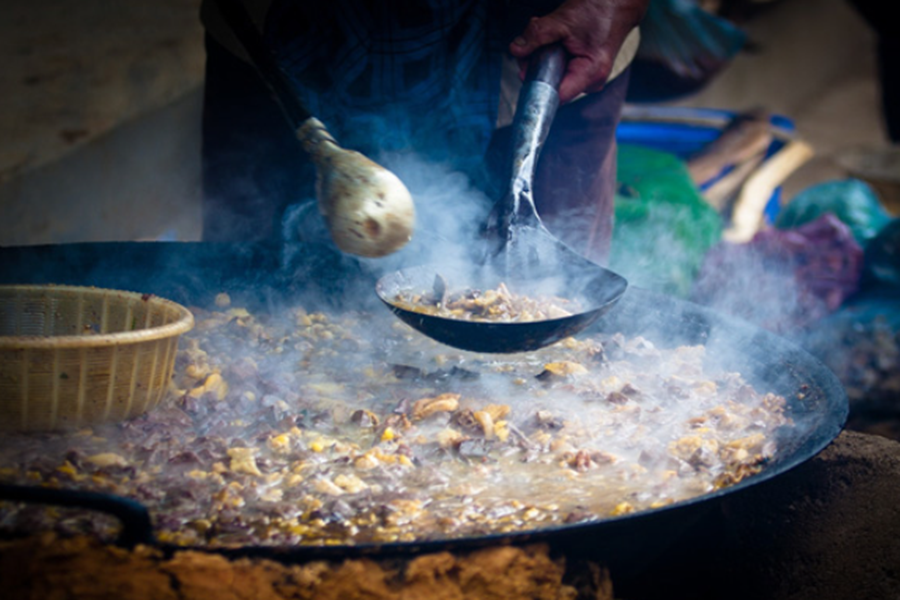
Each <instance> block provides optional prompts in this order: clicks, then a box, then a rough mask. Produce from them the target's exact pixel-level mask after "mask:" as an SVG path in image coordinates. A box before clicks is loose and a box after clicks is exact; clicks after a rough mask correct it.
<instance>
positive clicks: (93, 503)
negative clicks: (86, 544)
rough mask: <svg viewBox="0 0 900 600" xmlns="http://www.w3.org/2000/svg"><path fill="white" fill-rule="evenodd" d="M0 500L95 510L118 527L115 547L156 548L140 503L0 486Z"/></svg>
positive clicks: (111, 496) (106, 496) (107, 496)
mask: <svg viewBox="0 0 900 600" xmlns="http://www.w3.org/2000/svg"><path fill="white" fill-rule="evenodd" d="M0 500H8V501H11V502H28V503H34V504H53V505H56V506H64V507H67V508H86V509H88V510H96V511H99V512H102V513H106V514H108V515H112V516H114V517H116V518H117V519H118V520H119V522H120V523H121V524H122V530H121V531H120V532H119V537H118V538H117V539H116V544H117V545H119V546H122V547H123V548H134V547H135V546H136V545H138V544H145V545H148V546H152V545H154V544H156V539H155V538H154V536H153V524H152V522H151V521H150V513H149V512H147V508H146V507H145V506H144V505H143V504H141V503H140V502H135V501H134V500H129V499H128V498H123V497H121V496H116V495H114V494H101V493H97V492H83V491H80V490H61V489H54V488H46V487H38V486H29V485H13V484H7V483H0Z"/></svg>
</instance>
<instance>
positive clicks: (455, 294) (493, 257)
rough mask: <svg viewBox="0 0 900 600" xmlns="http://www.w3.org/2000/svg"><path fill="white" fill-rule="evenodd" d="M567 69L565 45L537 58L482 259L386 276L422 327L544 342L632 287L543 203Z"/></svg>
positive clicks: (485, 341) (509, 342) (492, 346)
mask: <svg viewBox="0 0 900 600" xmlns="http://www.w3.org/2000/svg"><path fill="white" fill-rule="evenodd" d="M565 70H566V51H565V49H564V48H563V47H562V46H558V45H555V46H547V47H545V48H542V49H541V50H539V51H538V52H536V53H535V56H533V57H532V59H531V60H530V62H529V67H528V71H527V73H526V76H525V81H524V83H523V86H522V91H521V92H520V94H519V102H518V106H517V109H516V114H515V117H514V119H513V125H512V128H513V146H512V153H511V166H510V181H509V185H508V187H507V191H506V193H505V194H504V196H503V198H501V200H499V201H498V202H497V204H496V206H495V207H494V210H493V211H492V213H491V217H490V218H489V222H488V224H487V227H486V229H485V231H486V240H485V241H486V246H485V251H484V253H483V255H482V256H481V257H480V259H479V260H478V261H476V264H474V265H466V267H465V268H462V269H460V268H455V269H449V268H448V267H444V266H441V267H436V266H434V265H425V266H418V267H413V268H409V269H403V270H400V271H396V272H393V273H390V274H388V275H386V276H384V277H382V278H381V279H380V280H379V281H378V284H377V286H376V291H377V293H378V295H379V297H380V298H381V299H382V301H384V303H385V304H386V305H387V306H388V307H389V308H390V309H391V311H393V312H394V314H396V315H397V316H398V317H399V318H400V319H402V320H403V321H404V322H406V323H407V324H409V325H410V326H412V327H413V328H415V329H416V330H418V331H420V332H421V333H423V334H425V335H427V336H429V337H431V338H434V339H435V340H437V341H439V342H442V343H444V344H447V345H449V346H454V347H456V348H460V349H463V350H471V351H476V352H524V351H529V350H535V349H537V348H541V347H544V346H548V345H550V344H553V343H555V342H558V341H560V340H562V339H564V338H566V337H569V336H571V335H574V334H576V333H578V332H579V331H582V330H583V329H585V328H586V327H588V326H589V325H591V324H592V323H594V322H595V321H596V320H597V319H598V318H599V317H600V316H601V315H603V314H604V313H605V312H606V311H607V310H609V309H610V308H611V307H612V305H613V304H614V303H615V302H616V300H618V299H619V298H620V297H621V296H622V294H623V293H624V292H625V289H626V288H627V287H628V283H627V281H626V280H625V279H624V278H623V277H621V276H620V275H618V274H616V273H613V272H612V271H609V270H608V269H605V268H603V267H601V266H600V265H598V264H596V263H594V262H591V261H589V260H588V259H586V258H584V257H583V256H581V255H580V254H578V253H577V252H575V251H574V250H572V249H571V248H569V246H567V245H566V244H564V243H563V242H561V241H560V240H558V239H557V238H556V237H555V236H554V235H553V234H551V233H550V232H549V231H548V230H547V228H546V227H545V226H544V224H543V222H541V219H540V217H539V216H538V213H537V209H536V208H535V204H534V198H533V192H532V190H533V185H532V182H533V180H534V174H535V169H536V166H537V161H538V157H539V155H540V151H541V147H542V146H543V144H544V141H545V140H546V139H547V134H548V133H549V131H550V126H551V124H552V122H553V117H554V115H555V114H556V109H557V107H558V105H559V94H558V88H559V83H560V81H561V80H562V77H563V74H564V73H565ZM448 269H449V270H448Z"/></svg>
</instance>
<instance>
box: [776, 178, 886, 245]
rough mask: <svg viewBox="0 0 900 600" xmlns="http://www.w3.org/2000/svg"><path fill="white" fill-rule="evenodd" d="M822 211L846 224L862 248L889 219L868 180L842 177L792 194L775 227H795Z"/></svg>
mask: <svg viewBox="0 0 900 600" xmlns="http://www.w3.org/2000/svg"><path fill="white" fill-rule="evenodd" d="M825 213H832V214H833V215H834V216H836V217H837V218H838V219H840V221H841V222H842V223H844V224H845V225H847V227H849V228H850V231H851V232H852V233H853V237H854V238H855V239H856V241H857V242H859V245H860V246H862V247H863V248H865V246H866V244H867V243H868V242H869V240H871V239H872V238H874V237H875V236H876V235H878V232H879V231H881V229H882V228H883V227H884V226H885V225H887V224H888V223H889V222H890V220H891V217H890V215H888V213H887V211H885V210H884V207H883V206H881V202H879V200H878V195H877V194H876V193H875V192H874V191H873V190H872V188H871V187H869V185H868V184H867V183H865V182H863V181H860V180H858V179H845V180H841V181H826V182H825V183H820V184H818V185H814V186H812V187H809V188H807V189H805V190H803V191H802V192H800V193H799V194H797V195H796V196H794V198H793V199H792V200H791V201H790V202H789V203H788V204H787V206H785V207H784V208H783V209H782V210H781V212H780V213H779V214H778V219H777V220H776V221H775V227H777V228H778V229H795V228H797V227H799V226H800V225H804V224H805V223H809V222H811V221H815V220H816V219H818V218H819V217H821V216H822V215H824V214H825Z"/></svg>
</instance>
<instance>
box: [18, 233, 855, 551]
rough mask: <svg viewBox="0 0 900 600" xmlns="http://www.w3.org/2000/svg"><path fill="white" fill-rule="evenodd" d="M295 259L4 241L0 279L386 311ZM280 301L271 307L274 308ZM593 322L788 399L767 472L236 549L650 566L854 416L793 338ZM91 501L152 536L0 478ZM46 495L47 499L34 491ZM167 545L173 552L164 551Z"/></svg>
mask: <svg viewBox="0 0 900 600" xmlns="http://www.w3.org/2000/svg"><path fill="white" fill-rule="evenodd" d="M293 254H294V255H295V256H296V257H297V258H296V259H295V260H294V261H293V262H290V261H285V260H283V253H282V252H281V251H280V249H276V248H271V247H266V246H264V245H254V244H247V245H230V244H199V243H98V244H73V245H59V246H36V247H19V248H0V283H67V284H80V285H96V286H103V287H114V288H122V289H131V290H136V291H141V292H148V293H155V294H159V295H163V296H166V297H168V298H170V299H172V300H175V301H177V302H182V303H185V304H188V305H204V304H207V303H209V302H211V300H212V298H213V296H214V295H215V294H216V293H217V292H220V291H228V292H229V293H230V294H232V296H233V297H236V298H240V299H241V300H242V301H245V302H248V303H251V304H255V305H256V306H259V307H262V308H265V307H266V305H267V304H270V303H275V302H277V301H278V300H279V299H281V298H285V297H288V298H294V297H299V296H302V295H304V294H306V293H314V294H315V295H316V296H318V297H320V298H324V299H325V301H327V302H328V303H331V304H333V305H335V306H341V305H343V306H354V307H357V306H358V305H359V304H364V305H366V306H368V307H370V308H371V309H372V310H382V311H384V312H385V315H386V318H390V317H387V314H388V313H387V309H385V308H384V307H383V306H381V305H380V303H379V302H378V301H377V298H375V295H374V292H373V291H372V289H373V287H372V286H373V282H374V281H375V279H376V278H377V277H378V275H379V273H377V272H373V271H372V269H370V268H368V267H365V268H364V267H361V266H360V265H358V264H357V263H356V262H354V261H348V260H347V259H344V258H342V257H341V256H338V255H335V254H333V253H330V252H328V251H327V250H325V249H323V248H315V247H308V248H300V249H299V251H297V252H295V253H293ZM271 306H274V304H271ZM594 327H595V329H598V330H606V331H610V332H615V331H621V332H623V333H625V334H626V335H628V334H641V335H644V336H645V337H647V338H649V339H650V340H652V341H655V342H657V343H660V344H664V345H678V344H699V343H703V344H706V345H707V348H708V351H707V355H708V356H710V357H715V359H716V360H720V361H721V366H722V367H725V368H730V369H734V370H736V371H739V372H741V373H742V374H743V375H744V377H745V378H746V379H747V380H748V381H749V382H750V383H751V384H753V385H755V386H757V387H758V388H759V389H761V390H763V391H771V392H775V393H778V394H781V395H783V396H785V397H786V398H787V399H788V403H789V412H790V416H791V417H792V418H793V419H794V421H795V422H796V423H797V424H798V426H797V427H795V428H785V429H784V430H782V431H780V432H779V435H778V439H777V443H778V450H777V453H776V455H775V457H774V458H773V459H772V460H771V461H770V462H769V463H768V464H767V465H766V466H765V467H764V469H763V470H762V472H760V473H759V474H757V475H754V476H752V477H749V478H747V479H745V480H743V481H741V482H740V483H738V484H737V485H734V486H731V487H729V488H726V489H723V490H721V491H718V492H715V493H711V494H706V495H703V496H700V497H697V498H694V499H692V500H689V501H683V502H679V503H677V504H674V505H671V506H668V507H665V508H660V509H656V510H652V511H645V512H639V513H634V514H628V515H624V516H620V517H616V518H610V519H606V520H602V521H599V522H593V523H577V524H572V525H565V526H560V527H555V528H551V529H542V530H536V531H534V532H530V533H520V534H512V535H505V534H504V535H493V536H481V537H475V538H469V539H461V540H457V539H455V540H452V541H427V542H423V543H392V544H379V545H365V546H354V547H348V546H334V547H307V546H297V547H287V548H270V547H244V548H240V549H235V550H227V551H223V552H225V553H226V554H230V555H244V556H248V555H252V556H268V557H270V558H275V559H281V560H291V561H299V560H304V559H308V558H317V559H321V558H327V557H346V556H352V555H360V554H377V555H398V554H409V553H414V552H422V551H435V550H445V549H448V548H453V549H460V548H467V547H474V546H483V545H490V544H498V543H510V542H513V543H518V542H525V541H538V540H540V541H546V542H548V543H550V544H551V545H552V546H553V547H556V548H558V549H565V551H566V553H567V554H569V555H571V554H573V553H575V554H585V555H590V556H592V557H595V558H597V559H600V560H603V561H605V562H606V563H607V564H609V565H610V566H616V565H620V566H622V568H625V567H627V565H628V564H632V565H633V564H635V563H636V562H637V563H641V562H644V560H645V559H647V558H648V557H652V555H653V554H655V553H656V552H657V551H659V550H661V549H662V548H663V547H664V546H665V545H666V544H667V543H669V542H671V541H672V540H673V539H674V538H675V536H676V535H677V534H679V533H681V532H682V531H683V530H685V529H686V528H687V527H689V526H690V525H691V524H692V523H694V522H696V520H697V519H698V518H699V517H700V516H702V515H703V514H704V513H705V512H706V511H708V510H709V509H711V508H713V507H715V506H717V504H718V502H719V500H720V499H721V498H722V497H724V496H728V495H731V494H738V493H740V492H741V490H744V489H746V488H748V487H750V486H754V485H757V484H759V483H760V482H762V481H765V480H768V479H771V478H773V477H776V476H778V475H781V474H782V473H784V472H785V471H787V470H789V469H791V468H793V467H794V466H796V465H798V464H800V463H802V462H804V461H806V460H808V459H810V458H811V457H813V456H814V455H815V454H817V453H818V452H819V451H820V450H822V449H823V448H824V447H825V446H826V445H828V444H829V443H830V442H831V441H832V440H833V439H834V438H835V436H837V434H838V433H839V432H840V430H841V427H842V426H843V424H844V421H845V419H846V416H847V410H848V405H847V398H846V395H845V393H844V390H843V388H842V386H841V384H840V383H839V381H838V380H837V378H836V377H835V376H834V374H833V373H832V372H831V371H829V370H828V369H827V368H826V367H825V366H824V365H822V364H821V363H819V362H818V361H817V360H816V359H814V358H813V357H812V356H811V355H809V354H808V353H806V352H805V351H804V350H802V349H801V348H799V347H797V346H796V345H794V344H792V343H789V342H787V341H786V340H783V339H781V338H779V337H777V336H775V335H773V334H771V333H768V332H766V331H764V330H761V329H759V328H757V327H754V326H751V325H749V324H747V323H744V322H742V321H738V320H736V319H732V318H729V317H726V316H723V315H721V314H718V313H715V312H713V311H710V310H708V309H705V308H703V307H700V306H697V305H695V304H691V303H687V302H683V301H679V300H677V299H673V298H670V297H666V296H662V295H658V294H655V293H651V292H648V291H645V290H641V289H630V290H629V291H628V292H627V293H626V294H625V295H624V297H623V298H622V299H621V301H620V302H619V303H618V304H617V305H616V306H615V307H614V308H613V309H612V310H610V312H609V313H608V314H607V315H605V316H604V317H603V318H602V319H601V320H600V321H599V322H598V323H597V324H596V325H595V326H594ZM3 496H5V497H7V498H12V497H16V498H19V499H29V498H30V499H31V500H33V501H38V502H44V503H68V504H75V505H81V506H83V505H87V506H91V507H93V508H95V509H99V510H104V511H107V512H113V513H114V514H116V515H117V516H118V517H119V518H120V519H121V520H122V521H123V523H124V526H125V530H124V531H123V536H122V541H123V543H135V542H148V543H152V542H153V535H152V531H151V529H150V525H149V524H150V520H149V519H147V518H146V511H142V507H141V506H139V505H135V503H133V502H130V501H126V502H124V503H117V502H116V499H115V498H112V499H111V498H110V497H108V496H103V495H99V496H98V495H90V494H88V495H84V494H79V495H74V494H67V493H66V492H58V491H55V490H50V491H47V490H39V489H37V488H21V487H13V486H0V497H3ZM37 496H42V497H37ZM169 549H170V550H171V549H172V548H169Z"/></svg>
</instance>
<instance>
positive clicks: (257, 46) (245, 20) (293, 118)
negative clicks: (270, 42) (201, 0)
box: [215, 0, 312, 131]
mask: <svg viewBox="0 0 900 600" xmlns="http://www.w3.org/2000/svg"><path fill="white" fill-rule="evenodd" d="M215 2H216V6H218V8H219V12H221V13H222V16H223V17H224V18H225V22H226V23H227V24H228V27H230V28H231V31H232V32H233V33H234V35H235V37H237V39H238V41H239V42H240V43H241V45H243V46H244V50H246V51H247V54H248V56H249V57H250V61H251V62H252V63H253V66H255V67H256V71H257V73H259V76H260V77H261V78H262V80H263V82H265V84H266V85H267V86H268V87H269V89H270V90H271V91H272V93H273V94H274V95H275V100H276V101H277V102H278V104H279V106H281V110H282V111H283V112H284V115H285V117H287V120H288V121H289V122H290V124H291V127H293V128H294V131H297V130H298V129H300V127H301V126H302V125H303V123H304V122H306V121H308V120H309V119H310V118H312V114H311V113H310V112H309V110H307V109H306V107H305V106H303V103H302V102H301V101H300V99H299V98H298V97H297V94H296V92H295V91H294V88H293V85H292V84H291V82H290V81H289V80H288V78H287V76H286V75H285V74H284V72H283V71H282V70H281V69H280V68H279V67H278V63H277V62H275V57H274V56H272V52H271V50H269V48H268V46H266V44H265V42H264V41H263V38H262V35H261V34H260V33H259V31H257V30H256V27H255V26H254V24H253V20H252V18H251V17H250V14H249V13H248V12H247V9H246V8H244V5H243V4H241V2H240V0H215Z"/></svg>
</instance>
